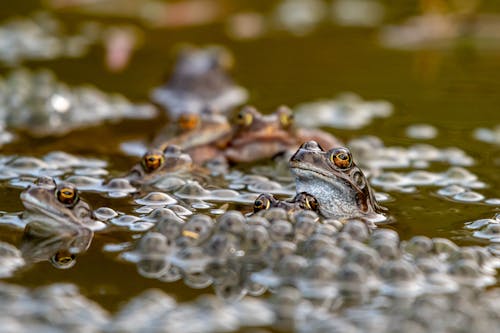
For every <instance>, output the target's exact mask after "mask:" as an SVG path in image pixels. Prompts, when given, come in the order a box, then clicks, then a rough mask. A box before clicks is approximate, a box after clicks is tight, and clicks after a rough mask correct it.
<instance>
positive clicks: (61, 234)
mask: <svg viewBox="0 0 500 333" xmlns="http://www.w3.org/2000/svg"><path fill="white" fill-rule="evenodd" d="M21 201H22V203H23V205H24V207H25V209H26V210H25V211H24V212H23V214H22V218H23V219H24V220H25V221H26V222H27V223H26V226H25V228H24V231H23V237H22V241H21V252H22V253H23V256H24V257H25V259H26V260H27V261H29V262H37V261H41V260H49V261H50V262H51V263H52V264H53V265H54V266H55V267H57V268H61V269H65V268H70V267H72V266H73V265H74V262H75V258H76V255H77V254H78V253H82V252H85V251H86V250H87V249H88V248H89V246H90V243H91V241H92V238H93V228H94V227H95V226H96V222H97V221H96V219H95V217H94V214H93V212H92V209H91V208H90V206H89V204H88V203H87V202H85V201H84V200H82V199H81V198H80V196H79V193H78V190H77V188H76V187H75V186H74V185H73V184H71V183H68V182H59V183H57V184H56V182H55V181H54V179H53V178H51V177H46V176H44V177H39V178H38V179H37V180H36V181H35V182H34V184H32V185H30V186H29V187H28V188H26V189H25V190H24V191H23V192H22V193H21Z"/></svg>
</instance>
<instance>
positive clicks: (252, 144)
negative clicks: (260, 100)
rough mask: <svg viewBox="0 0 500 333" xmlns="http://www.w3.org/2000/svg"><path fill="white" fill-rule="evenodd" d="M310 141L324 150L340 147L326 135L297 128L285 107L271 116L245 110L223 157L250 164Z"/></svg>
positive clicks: (248, 107)
mask: <svg viewBox="0 0 500 333" xmlns="http://www.w3.org/2000/svg"><path fill="white" fill-rule="evenodd" d="M313 139H314V140H318V141H319V142H321V144H323V145H325V146H327V147H334V146H338V145H339V144H340V142H339V141H338V140H337V139H336V138H335V137H333V136H332V135H330V134H329V133H326V132H323V131H320V130H305V129H301V128H298V127H296V126H295V124H294V121H293V113H292V111H291V110H290V109H289V108H288V107H286V106H280V107H279V108H278V109H277V110H276V111H275V112H274V113H272V114H270V115H262V114H261V113H260V112H258V111H257V110H256V109H255V108H254V107H251V106H247V107H245V108H243V109H242V110H241V111H240V112H239V113H238V115H237V117H236V121H235V126H234V128H233V135H232V137H231V140H230V141H229V144H228V147H227V148H226V150H225V156H226V158H227V159H228V160H229V161H231V162H253V161H257V160H260V159H266V158H271V157H273V156H276V155H278V154H281V153H284V152H286V151H287V150H290V149H291V150H295V149H297V147H298V146H299V145H300V143H302V142H303V141H307V140H313Z"/></svg>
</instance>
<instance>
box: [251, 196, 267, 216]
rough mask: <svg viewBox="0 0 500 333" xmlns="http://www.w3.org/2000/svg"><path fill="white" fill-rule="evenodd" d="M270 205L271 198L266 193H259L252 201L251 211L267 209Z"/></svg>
mask: <svg viewBox="0 0 500 333" xmlns="http://www.w3.org/2000/svg"><path fill="white" fill-rule="evenodd" d="M270 207H271V199H270V198H269V197H268V196H267V195H266V194H261V195H259V196H258V197H257V199H255V202H254V203H253V212H254V213H257V212H260V211H261V210H267V209H269V208H270Z"/></svg>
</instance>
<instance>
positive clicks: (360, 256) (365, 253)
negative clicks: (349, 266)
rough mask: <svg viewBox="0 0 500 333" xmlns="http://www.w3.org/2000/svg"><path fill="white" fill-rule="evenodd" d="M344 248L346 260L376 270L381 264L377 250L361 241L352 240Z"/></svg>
mask: <svg viewBox="0 0 500 333" xmlns="http://www.w3.org/2000/svg"><path fill="white" fill-rule="evenodd" d="M344 250H345V251H346V252H347V255H346V257H345V261H346V262H354V263H357V264H359V265H361V266H363V267H364V268H366V269H369V270H376V269H378V267H379V266H380V264H381V259H380V256H379V254H378V252H377V251H375V250H374V249H372V248H369V247H368V246H366V245H364V244H363V243H359V242H356V241H352V243H351V244H350V245H349V247H347V248H345V249H344Z"/></svg>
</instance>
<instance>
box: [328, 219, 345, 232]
mask: <svg viewBox="0 0 500 333" xmlns="http://www.w3.org/2000/svg"><path fill="white" fill-rule="evenodd" d="M323 224H328V225H331V226H333V227H334V228H335V229H337V230H342V228H343V227H344V223H342V222H341V221H339V220H337V219H326V220H323Z"/></svg>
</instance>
